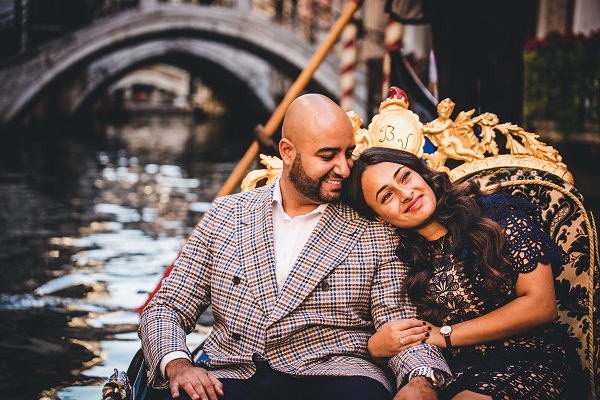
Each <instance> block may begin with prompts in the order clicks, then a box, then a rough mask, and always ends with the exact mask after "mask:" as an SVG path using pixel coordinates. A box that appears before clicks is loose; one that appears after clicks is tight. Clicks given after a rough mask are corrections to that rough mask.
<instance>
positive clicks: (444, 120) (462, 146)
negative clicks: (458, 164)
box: [423, 98, 484, 170]
mask: <svg viewBox="0 0 600 400" xmlns="http://www.w3.org/2000/svg"><path fill="white" fill-rule="evenodd" d="M437 111H438V118H437V119H434V120H433V121H431V122H428V123H426V124H425V125H423V134H424V135H425V137H427V138H429V140H431V143H433V145H434V146H435V147H436V148H437V150H436V151H435V153H433V154H424V155H423V156H424V158H425V159H426V160H427V161H428V164H429V166H430V167H431V168H433V169H437V170H439V169H440V167H442V166H444V164H445V163H446V160H447V159H448V158H452V159H455V160H463V161H466V162H468V161H473V160H476V159H477V160H481V159H483V158H484V156H483V153H484V145H483V144H482V143H480V142H479V140H478V139H477V136H475V134H474V133H473V125H474V123H475V120H472V119H470V117H471V115H473V112H474V111H475V110H471V111H469V112H461V113H460V114H459V115H458V117H457V118H456V122H455V121H452V119H450V115H452V111H454V102H453V101H452V100H450V99H448V98H446V99H444V100H442V101H441V102H440V103H439V104H438V106H437Z"/></svg>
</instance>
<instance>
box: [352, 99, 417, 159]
mask: <svg viewBox="0 0 600 400" xmlns="http://www.w3.org/2000/svg"><path fill="white" fill-rule="evenodd" d="M394 89H395V90H392V89H390V93H391V96H390V97H388V98H387V99H385V100H384V101H382V102H381V105H380V106H379V114H377V115H375V116H374V117H373V119H372V120H371V123H370V124H369V127H368V129H367V131H368V133H367V132H363V131H361V132H360V134H361V136H370V139H369V140H370V142H371V143H373V146H378V147H391V148H393V149H399V150H405V151H409V152H411V153H413V154H416V155H417V156H418V157H422V156H423V146H424V145H425V138H424V137H423V124H422V123H421V122H420V121H419V116H418V115H417V114H415V113H414V112H412V111H411V110H409V109H408V99H407V97H406V94H405V93H404V92H403V91H402V90H400V89H398V88H394ZM355 135H356V130H355ZM361 151H362V150H361ZM359 153H360V152H359Z"/></svg>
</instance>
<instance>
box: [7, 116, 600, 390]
mask: <svg viewBox="0 0 600 400" xmlns="http://www.w3.org/2000/svg"><path fill="white" fill-rule="evenodd" d="M234 121H235V120H232V119H227V118H223V119H209V120H207V121H204V122H195V121H194V120H193V119H192V118H191V117H189V116H183V115H176V116H165V115H163V116H154V117H150V116H137V117H135V118H133V119H131V120H130V121H129V122H127V123H125V124H123V125H121V126H109V127H108V128H106V129H105V130H104V135H103V136H102V137H101V138H98V137H95V138H94V139H93V140H92V139H89V138H86V137H87V135H86V134H85V132H84V133H83V134H80V135H74V136H73V135H61V134H59V133H53V134H48V132H44V131H43V130H40V132H39V133H38V134H33V135H31V134H29V135H28V136H26V140H25V139H23V140H13V141H12V142H11V147H10V148H9V149H7V148H6V147H5V148H4V149H3V150H2V157H1V160H0V168H1V169H0V190H1V193H2V196H1V197H0V320H1V321H2V322H1V323H0V360H1V361H0V393H1V394H0V398H2V399H7V400H8V399H10V400H31V399H36V400H37V399H44V400H46V399H48V400H51V399H62V400H99V399H100V398H101V389H102V386H103V385H104V383H105V382H106V379H107V378H108V377H109V376H110V375H111V374H112V372H113V369H114V368H118V369H120V370H125V369H126V368H127V366H128V364H129V361H130V360H131V358H132V357H133V355H134V353H135V352H136V351H137V349H138V348H139V346H140V343H139V339H138V337H137V333H136V329H137V324H138V322H139V315H138V314H137V313H136V312H135V309H136V308H137V307H139V306H140V305H142V304H143V303H144V302H145V301H146V299H147V297H148V294H149V292H151V291H152V290H153V289H154V288H155V286H156V285H157V283H158V282H159V280H160V278H161V277H162V274H163V272H164V269H165V268H166V267H167V266H168V265H170V264H171V263H172V261H173V260H174V259H175V258H176V256H177V254H178V251H179V249H180V248H181V246H182V245H183V243H184V241H185V239H186V238H187V236H188V235H189V234H190V232H191V230H192V229H193V227H194V226H195V224H196V222H197V221H198V220H199V218H200V217H201V215H202V213H203V212H204V211H205V210H206V208H207V206H208V204H209V203H210V201H211V200H213V199H214V197H215V195H216V193H217V192H218V190H219V189H220V187H221V185H222V184H223V183H224V181H225V180H226V179H227V177H228V176H229V173H230V172H231V171H232V169H233V168H234V166H235V164H236V161H237V160H238V159H239V158H240V157H241V155H242V154H243V153H244V152H245V150H246V148H247V147H248V145H249V144H250V142H251V141H252V139H253V137H252V133H251V132H252V126H251V125H250V124H247V125H246V126H244V125H240V123H239V121H235V123H233V122H234ZM559 150H560V151H561V153H563V156H564V157H565V159H564V161H565V162H566V163H567V165H568V166H569V167H570V168H571V170H572V171H573V173H574V176H575V180H576V184H577V186H578V187H579V188H580V190H582V192H583V194H584V195H585V196H586V200H587V201H588V206H590V207H591V208H593V209H594V213H595V214H596V215H600V214H598V212H597V211H596V209H597V208H598V204H599V203H600V202H599V199H600V195H599V193H600V189H598V185H597V182H596V178H595V177H594V176H593V174H592V173H591V171H592V165H593V164H592V162H595V161H594V160H595V159H596V157H597V152H598V146H589V145H573V146H569V147H566V148H564V149H559ZM211 323H212V320H211V315H210V312H207V313H205V315H203V317H202V318H201V320H200V323H199V325H198V329H197V331H196V332H195V333H194V334H192V335H190V337H189V342H188V345H189V346H190V347H191V348H194V347H195V345H196V344H197V343H199V342H200V341H201V340H202V338H203V337H204V336H205V335H206V334H207V333H208V330H209V327H210V325H211Z"/></svg>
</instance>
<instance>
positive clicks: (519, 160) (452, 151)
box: [242, 87, 574, 190]
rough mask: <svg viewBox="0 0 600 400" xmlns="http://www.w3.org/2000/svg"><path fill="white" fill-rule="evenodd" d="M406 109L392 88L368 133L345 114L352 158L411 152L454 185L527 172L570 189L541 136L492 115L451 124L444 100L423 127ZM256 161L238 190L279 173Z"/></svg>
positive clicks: (274, 162) (268, 162)
mask: <svg viewBox="0 0 600 400" xmlns="http://www.w3.org/2000/svg"><path fill="white" fill-rule="evenodd" d="M408 104H409V103H408V98H407V97H406V94H405V93H404V91H402V90H401V89H398V88H396V87H392V88H390V97H388V98H387V99H385V100H384V101H382V102H381V105H380V106H379V114H377V115H375V116H374V117H373V118H372V120H371V122H370V123H369V126H368V128H367V129H365V128H362V124H363V119H362V118H361V117H360V116H359V115H358V114H356V113H355V112H354V111H349V112H348V113H347V115H348V118H350V121H351V122H352V126H353V128H354V137H355V140H356V150H355V151H354V155H355V156H357V155H358V154H360V153H361V152H362V151H363V150H364V149H366V148H368V147H372V146H379V147H391V148H395V149H401V150H406V151H410V152H411V153H413V154H415V155H417V156H418V157H423V158H424V159H425V160H426V161H427V165H428V166H429V167H430V168H432V169H434V170H437V171H445V172H448V174H449V175H450V178H451V179H452V180H453V181H454V180H457V179H460V178H462V177H464V176H466V175H469V174H472V173H475V172H479V171H483V170H486V169H490V168H496V167H525V168H533V169H538V170H543V171H547V172H550V173H552V174H554V175H557V176H559V177H561V178H562V179H564V180H565V182H567V183H569V184H571V185H573V184H574V182H573V175H571V173H570V172H569V171H568V170H567V166H566V165H565V164H564V163H563V162H562V157H561V156H560V154H558V151H557V150H556V149H554V148H553V147H552V146H549V145H547V144H545V143H543V142H541V141H539V140H538V138H539V135H536V134H535V133H531V132H526V131H525V130H523V128H521V127H519V126H518V125H514V124H511V123H503V124H501V123H500V121H499V119H498V116H497V115H496V114H493V113H491V112H486V113H483V114H481V115H479V116H476V117H474V118H472V116H473V113H474V112H475V110H470V111H462V112H460V113H459V114H458V116H457V117H456V120H454V121H452V119H451V118H450V115H452V112H453V110H454V103H453V102H452V100H450V99H448V98H446V99H444V100H442V101H441V102H440V103H439V104H438V107H437V111H438V118H436V119H435V120H433V121H431V122H428V123H426V124H425V125H423V124H422V123H421V122H420V121H419V116H418V115H417V114H415V113H414V112H412V111H411V110H409V109H408ZM476 126H477V128H475V127H476ZM476 132H477V133H478V134H476ZM497 133H500V134H502V135H504V136H505V137H506V148H507V149H508V150H509V151H510V154H499V151H498V144H497V143H496V141H495V138H496V134H497ZM425 138H427V139H429V140H430V141H431V143H432V144H433V145H434V146H435V147H436V150H435V152H433V153H431V154H427V153H424V151H423V148H424V146H425ZM260 157H261V163H262V164H264V165H265V166H266V167H267V170H257V171H252V172H250V173H249V174H248V176H246V178H245V179H244V181H243V182H242V190H248V189H252V188H254V187H255V186H256V183H257V182H259V181H261V180H262V179H265V178H266V179H267V184H268V183H271V182H273V181H274V180H275V178H276V177H277V175H279V173H280V172H281V168H282V166H283V163H282V161H281V160H280V159H279V158H277V157H270V156H265V155H262V154H261V156H260ZM448 159H453V160H458V161H462V162H463V164H461V165H459V166H457V167H455V168H453V169H449V168H448V167H447V166H446V161H447V160H448Z"/></svg>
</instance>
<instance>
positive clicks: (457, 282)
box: [430, 194, 582, 400]
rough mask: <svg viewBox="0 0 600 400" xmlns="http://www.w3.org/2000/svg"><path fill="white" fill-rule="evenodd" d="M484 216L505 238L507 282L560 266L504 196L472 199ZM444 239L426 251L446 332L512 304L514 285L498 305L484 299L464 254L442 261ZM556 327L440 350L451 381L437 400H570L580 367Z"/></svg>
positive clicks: (518, 203)
mask: <svg viewBox="0 0 600 400" xmlns="http://www.w3.org/2000/svg"><path fill="white" fill-rule="evenodd" d="M480 200H481V201H480V202H481V203H482V204H483V207H484V211H485V214H486V215H487V216H488V217H489V218H491V219H493V220H494V221H496V222H498V223H499V224H500V225H501V226H502V227H503V228H504V230H505V234H506V237H507V247H506V253H505V254H506V256H507V257H509V259H510V260H511V261H512V266H513V269H514V270H513V271H512V272H513V282H516V279H517V277H518V275H519V274H526V273H528V272H531V271H533V270H534V269H535V268H536V267H537V265H538V262H541V263H544V264H553V265H560V264H562V263H563V262H564V257H566V255H565V253H564V252H563V251H562V250H561V249H560V247H558V246H557V245H556V244H555V242H554V241H553V240H552V239H551V238H550V237H549V236H548V235H546V234H545V233H544V232H543V231H542V230H541V228H540V227H539V225H537V224H536V223H535V222H534V219H533V218H532V217H533V216H534V215H535V208H534V206H533V205H532V204H530V203H528V202H526V201H525V200H523V199H521V198H518V197H515V196H511V195H508V194H494V195H490V196H486V197H483V198H481V199H480ZM451 240H452V239H451V238H445V239H444V240H443V241H435V242H431V243H430V246H431V248H430V254H432V263H433V265H434V268H435V274H434V277H433V278H432V280H431V283H430V290H431V291H432V292H433V293H434V294H435V295H436V297H437V300H438V302H439V303H441V304H443V305H445V307H446V308H447V310H448V314H447V315H446V317H445V319H444V321H443V322H444V324H448V325H454V324H457V323H459V322H463V321H466V320H470V319H473V318H476V317H479V316H481V315H484V314H487V313H489V312H490V311H492V310H494V309H497V308H499V307H501V306H502V305H504V304H506V303H508V302H510V301H511V300H513V299H514V298H515V297H516V296H515V287H514V285H513V286H512V287H510V288H507V292H506V297H505V298H504V299H503V300H502V302H500V303H499V302H498V301H497V300H496V301H493V300H492V299H490V298H488V297H489V296H487V297H486V295H485V293H486V292H485V289H484V287H483V283H482V277H481V275H480V274H479V273H478V271H479V270H478V268H477V260H470V259H469V255H468V251H467V249H458V250H457V251H456V254H454V255H453V254H445V253H444V252H443V249H444V248H446V249H447V248H449V247H450V243H449V241H451ZM561 329H564V328H561V327H560V326H559V325H558V324H554V323H551V324H547V325H545V326H543V327H539V328H536V329H533V330H530V331H528V332H527V333H526V334H524V335H522V336H520V337H515V338H512V339H510V340H502V341H497V342H490V343H486V344H485V345H476V346H463V347H457V348H454V349H446V350H444V356H445V357H446V360H447V361H448V364H449V366H450V369H451V370H452V372H453V375H454V378H455V379H454V381H453V382H452V383H451V384H450V385H449V386H448V387H447V388H446V389H445V390H444V391H443V392H442V394H441V396H440V398H442V399H451V398H452V397H453V396H455V395H456V394H458V393H460V392H462V391H463V390H470V391H473V392H477V393H481V394H486V395H489V396H491V397H492V398H493V399H511V400H514V399H528V400H529V399H544V400H547V399H574V398H576V397H573V396H574V395H575V394H574V393H573V391H572V389H573V388H574V386H577V383H576V382H577V379H581V375H582V374H581V364H580V361H579V358H578V355H577V353H576V352H575V349H573V348H566V347H565V346H568V345H567V344H566V342H567V341H565V340H564V338H565V337H566V332H564V331H561Z"/></svg>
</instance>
